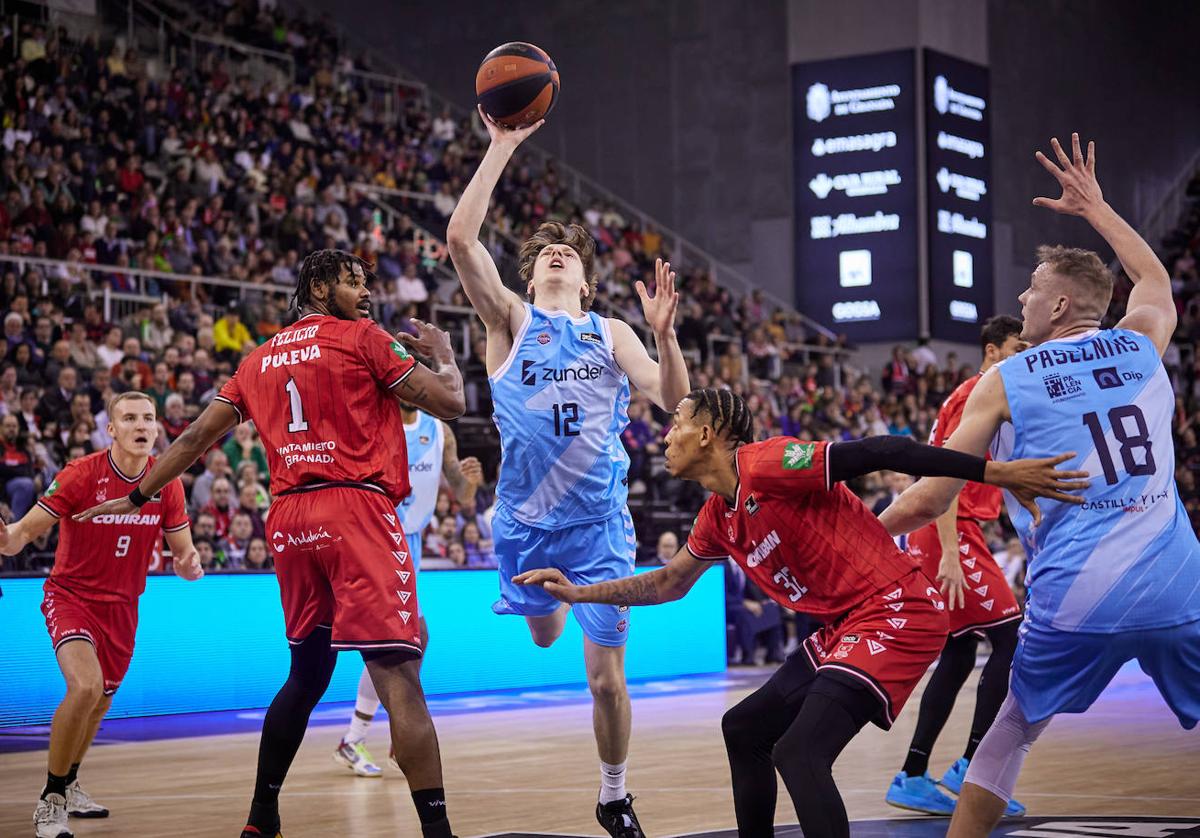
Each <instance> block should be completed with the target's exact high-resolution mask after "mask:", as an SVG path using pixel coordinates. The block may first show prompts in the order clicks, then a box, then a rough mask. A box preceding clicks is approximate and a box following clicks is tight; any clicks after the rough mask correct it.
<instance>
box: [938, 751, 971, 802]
mask: <svg viewBox="0 0 1200 838" xmlns="http://www.w3.org/2000/svg"><path fill="white" fill-rule="evenodd" d="M970 764H971V763H970V762H969V761H968V760H967V758H966V757H959V758H958V762H956V763H954V765H951V766H950V767H949V768H947V769H946V773H945V774H943V775H942V779H941V782H940V783H939V785H941V787H942V788H944V789H947V790H948V791H952V792H954V793H955V794H962V784H963V778H965V777H966V776H967V766H968V765H970Z"/></svg>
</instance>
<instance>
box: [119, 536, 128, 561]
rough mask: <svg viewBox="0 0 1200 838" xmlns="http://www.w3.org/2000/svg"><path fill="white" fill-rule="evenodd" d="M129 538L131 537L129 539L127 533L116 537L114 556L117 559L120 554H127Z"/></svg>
mask: <svg viewBox="0 0 1200 838" xmlns="http://www.w3.org/2000/svg"><path fill="white" fill-rule="evenodd" d="M130 540H131V539H130V538H129V536H127V535H123V536H121V537H120V538H118V539H117V553H116V557H117V558H118V559H119V558H121V557H122V556H126V555H128V554H129V542H130Z"/></svg>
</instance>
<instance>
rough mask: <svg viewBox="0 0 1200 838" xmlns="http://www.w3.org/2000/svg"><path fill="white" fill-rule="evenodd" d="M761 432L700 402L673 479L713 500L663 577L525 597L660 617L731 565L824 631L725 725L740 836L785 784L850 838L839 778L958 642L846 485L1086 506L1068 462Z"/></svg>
mask: <svg viewBox="0 0 1200 838" xmlns="http://www.w3.org/2000/svg"><path fill="white" fill-rule="evenodd" d="M753 439H754V420H753V417H752V416H751V414H750V410H749V409H748V408H747V406H746V403H745V402H744V401H743V400H742V399H741V397H739V396H737V395H735V394H733V393H732V392H730V391H729V390H717V389H713V388H706V389H701V390H693V391H692V392H691V393H689V394H688V396H687V397H686V398H685V399H683V400H682V401H681V402H680V404H679V406H678V407H677V408H676V410H675V416H674V422H673V424H672V425H671V430H670V432H669V433H668V434H667V449H666V468H667V471H668V472H670V473H671V474H672V475H674V476H676V477H679V478H682V479H685V480H692V481H695V482H697V483H699V484H700V485H701V486H703V487H704V488H706V489H708V490H709V491H711V492H712V493H713V494H712V495H711V496H710V497H709V499H708V501H707V502H706V503H705V505H704V507H703V508H702V509H701V510H700V515H699V516H698V517H697V518H696V522H695V524H693V526H692V531H691V534H690V535H689V536H688V541H687V545H686V546H685V547H684V548H683V549H682V550H680V551H679V553H678V554H676V556H675V558H673V559H672V560H671V561H670V562H668V564H667V565H666V567H664V568H662V569H660V570H656V571H653V572H650V573H643V574H640V575H638V576H634V577H631V578H627V579H620V580H617V581H611V582H601V583H598V584H591V585H586V586H581V587H577V586H576V584H575V583H574V582H573V581H572V580H570V579H568V578H567V577H566V576H565V575H564V574H563V573H561V572H560V571H559V570H557V569H554V568H546V569H542V570H534V571H529V572H526V573H523V574H522V575H521V576H518V577H517V578H516V579H514V580H513V581H514V582H515V583H516V584H518V585H530V586H536V587H539V588H541V589H542V590H543V591H544V592H545V593H546V594H548V595H550V596H553V597H555V598H557V599H560V600H562V601H563V602H567V603H607V604H610V605H626V606H628V605H654V604H657V603H661V602H670V601H672V600H676V599H679V598H680V597H682V596H683V595H684V594H686V593H687V592H688V591H689V590H690V589H691V587H692V585H694V584H695V582H696V580H697V579H699V578H700V575H701V574H702V573H703V572H704V571H705V570H706V569H707V568H708V567H710V566H711V563H712V562H714V561H716V562H722V561H725V560H726V559H727V558H732V559H733V560H734V561H736V562H737V563H738V564H739V565H740V566H741V567H742V568H743V569H744V570H745V571H746V575H747V576H748V577H750V578H751V579H753V580H754V582H755V583H756V584H757V585H758V586H759V588H761V589H762V591H763V592H764V593H766V594H767V595H768V596H769V597H771V598H772V599H773V600H775V601H776V602H777V603H779V605H781V606H782V607H784V608H787V609H789V610H792V611H802V612H804V613H806V614H812V615H813V616H815V617H817V618H818V619H820V620H823V621H824V622H825V623H826V626H825V628H823V629H821V630H820V631H818V632H817V633H815V634H813V635H812V636H811V637H809V638H808V639H807V640H805V642H804V643H803V644H802V646H801V649H800V651H798V652H797V653H795V654H793V655H792V656H791V657H790V658H788V660H787V661H786V662H785V663H784V664H783V666H781V667H780V668H779V670H778V671H776V673H775V674H774V675H773V676H771V679H770V680H769V681H768V682H767V683H766V684H765V685H764V686H763V687H761V688H760V689H758V690H757V691H756V692H754V693H752V694H751V695H749V696H748V697H747V698H745V699H744V700H743V701H742V702H741V703H740V704H738V705H737V706H736V707H734V708H733V709H731V710H730V711H729V712H728V713H726V714H725V717H724V719H723V720H722V722H721V726H722V730H723V732H724V734H725V748H726V751H727V753H728V755H729V765H730V769H731V772H732V775H733V799H734V812H735V814H736V817H737V825H738V834H739V835H741V836H745V838H758V837H759V836H762V835H771V834H773V830H774V826H773V824H774V820H775V799H776V796H777V786H776V772H777V771H778V773H779V774H780V775H781V776H782V777H783V780H784V783H785V784H786V785H787V790H788V793H789V794H790V795H791V798H792V803H793V805H794V806H795V808H796V815H797V816H798V817H799V820H800V826H801V828H802V829H803V831H804V834H805V836H808V838H825V837H826V836H829V838H834V837H835V836H847V835H849V834H850V826H849V821H848V820H847V817H846V809H845V806H844V805H843V804H842V799H841V796H840V795H839V793H838V790H837V786H836V785H835V784H834V781H833V773H832V768H833V762H834V760H836V759H837V756H838V754H840V753H841V752H842V749H843V748H845V747H846V745H847V744H848V743H849V742H850V740H851V739H853V738H854V736H856V735H857V734H858V732H859V731H860V730H861V729H862V728H863V727H864V726H865V725H866V724H867V723H868V722H874V723H875V724H876V725H878V726H879V727H881V728H883V729H885V730H886V729H888V728H890V727H891V725H892V722H893V721H894V720H895V718H896V715H897V714H898V713H899V712H900V709H901V708H902V707H903V706H904V702H905V701H906V700H907V699H908V696H909V694H911V693H912V691H913V689H914V688H915V687H916V685H917V683H918V682H919V681H920V680H921V678H922V676H924V674H925V671H926V670H927V669H928V667H929V664H931V663H932V662H933V661H934V659H935V658H936V657H937V656H938V653H939V652H940V651H941V650H942V646H943V645H944V644H945V642H946V634H947V632H948V631H949V623H948V621H947V619H946V610H945V609H946V606H945V603H944V602H943V600H942V597H941V594H940V593H939V592H938V589H937V588H936V587H934V585H933V583H932V582H931V581H930V580H929V579H928V578H926V577H925V575H924V574H923V573H922V572H921V570H920V568H919V567H918V566H917V564H916V562H914V561H913V560H912V558H911V557H909V556H908V555H907V554H905V553H903V552H901V551H900V550H899V548H897V547H896V544H895V542H894V541H892V538H891V536H889V535H888V533H887V531H886V530H885V529H884V528H883V527H882V526H881V525H880V523H879V521H878V520H877V519H876V518H875V516H874V515H872V514H871V512H870V510H869V509H868V508H867V507H866V506H864V505H863V503H862V501H861V500H859V499H858V497H857V496H855V495H854V493H853V492H851V491H850V490H849V489H848V488H847V487H846V485H845V484H844V482H843V481H846V480H850V479H852V478H854V477H858V476H860V475H863V474H867V473H868V472H872V471H879V470H882V469H891V470H894V471H900V472H904V473H905V474H912V475H932V474H939V475H955V476H958V477H961V478H966V479H970V480H974V481H976V482H986V483H991V484H994V485H1000V486H1005V487H1008V488H1010V489H1012V490H1014V491H1016V492H1017V493H1018V494H1019V495H1020V497H1021V498H1022V502H1023V503H1026V504H1028V505H1029V506H1030V507H1032V508H1034V509H1036V506H1034V501H1033V498H1034V496H1035V495H1043V496H1047V497H1053V498H1055V499H1058V500H1063V501H1070V502H1078V499H1077V498H1075V497H1073V496H1071V495H1068V494H1065V492H1067V491H1071V490H1074V489H1076V488H1078V484H1077V483H1075V482H1073V481H1072V480H1071V478H1073V477H1075V476H1076V475H1077V474H1078V473H1077V472H1057V471H1055V469H1054V466H1055V465H1056V464H1057V463H1059V462H1062V461H1063V460H1064V459H1066V458H1067V456H1068V455H1064V456H1059V457H1050V458H1046V459H1041V460H1021V461H1018V462H1013V463H992V462H985V461H984V460H983V459H982V458H980V457H973V456H968V455H965V454H962V453H960V452H957V451H951V450H948V449H946V448H935V447H932V446H928V445H920V444H918V443H916V442H914V441H912V440H911V439H908V438H907V437H888V436H881V437H869V438H867V439H862V440H857V441H853V442H839V443H836V444H830V443H825V442H802V441H800V440H797V439H793V438H791V437H776V438H774V439H768V440H766V441H764V442H757V443H756V442H753V441H752V440H753Z"/></svg>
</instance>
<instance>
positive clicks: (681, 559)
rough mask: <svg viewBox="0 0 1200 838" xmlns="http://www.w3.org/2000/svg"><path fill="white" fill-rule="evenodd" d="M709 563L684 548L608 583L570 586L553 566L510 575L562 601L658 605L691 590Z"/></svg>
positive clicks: (517, 581)
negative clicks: (659, 564)
mask: <svg viewBox="0 0 1200 838" xmlns="http://www.w3.org/2000/svg"><path fill="white" fill-rule="evenodd" d="M711 566H712V562H702V561H700V560H699V559H697V558H696V557H694V556H693V555H692V554H691V553H689V552H688V551H687V548H686V547H684V548H683V549H681V550H680V551H679V552H678V553H676V554H675V558H673V559H671V561H670V562H668V563H667V565H666V567H662V568H659V569H658V570H652V571H650V572H649V573H639V574H636V575H634V576H626V577H625V578H624V579H617V580H614V581H612V582H598V583H596V584H595V585H572V584H571V582H570V581H569V580H568V579H567V577H565V576H564V575H563V574H562V572H561V571H558V570H555V569H554V568H541V569H540V570H530V571H528V572H526V573H522V574H521V575H520V576H514V577H513V582H515V583H516V584H518V585H541V586H542V589H543V590H544V591H545V592H546V593H548V594H550V596H552V597H554V598H555V599H557V600H561V601H562V602H570V603H574V602H599V603H603V604H605V605H658V604H659V603H662V602H672V601H674V600H677V599H680V598H681V597H682V596H683V595H684V594H686V593H687V592H688V591H690V590H691V589H692V585H695V584H696V580H697V579H699V578H700V574H702V573H704V571H706V570H708V568H709V567H711Z"/></svg>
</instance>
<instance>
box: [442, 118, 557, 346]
mask: <svg viewBox="0 0 1200 838" xmlns="http://www.w3.org/2000/svg"><path fill="white" fill-rule="evenodd" d="M479 115H480V117H482V119H483V124H484V125H486V126H487V130H488V134H489V135H490V136H491V138H492V142H491V144H490V145H489V146H488V148H487V151H486V152H485V153H484V155H483V160H482V161H480V163H479V168H478V169H476V170H475V176H474V177H472V178H471V182H470V183H469V184H467V188H466V190H465V191H464V192H463V194H462V197H461V198H459V199H458V206H456V207H455V208H454V212H453V213H452V214H451V215H450V224H449V227H447V229H446V247H447V248H448V249H449V251H450V260H451V261H452V262H453V263H454V269H455V270H456V271H458V277H459V279H460V280H461V281H462V285H463V291H465V292H466V294H467V299H468V300H470V301H471V305H472V306H473V307H474V308H475V312H476V313H477V314H478V315H479V318H480V319H481V320H482V321H483V324H484V325H485V326H487V327H488V328H489V329H495V328H503V327H505V326H506V325H507V324H508V322H509V312H510V311H511V310H512V307H513V305H520V302H521V301H520V298H519V297H517V295H516V294H514V293H513V292H512V291H509V290H508V289H507V288H505V287H504V283H503V282H502V281H501V279H500V273H499V272H498V271H497V270H496V264H495V263H494V262H493V261H492V255H491V254H490V253H488V250H487V248H486V247H484V246H483V242H481V241H480V240H479V230H480V228H482V227H483V221H484V219H485V218H486V217H487V211H488V204H489V203H490V202H491V199H492V191H493V190H494V189H495V188H496V184H497V183H499V182H500V175H501V174H503V172H504V167H505V166H506V165H508V161H509V159H511V158H512V155H513V152H514V151H516V150H517V146H519V145H520V144H521V142H522V141H523V140H524V139H525V138H526V137H528V136H529V135H530V134H532V133H533V132H534V131H536V130H537V129H538V128H540V127H541V125H542V123H541V121H539V122H536V123H534V124H533V125H530V126H529V127H527V128H520V129H516V130H509V129H507V128H503V127H501V126H500V125H498V124H496V123H495V122H493V121H492V120H491V119H490V118H489V117H488V116H487V114H485V113H484V112H483V109H482V108H480V109H479Z"/></svg>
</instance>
